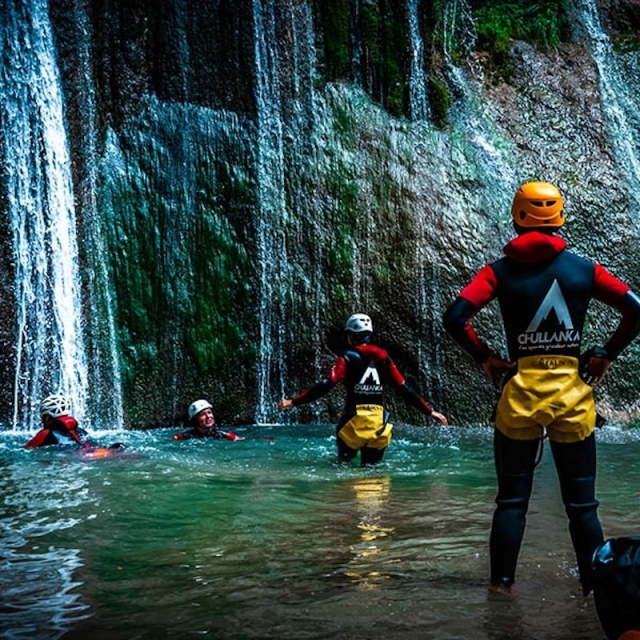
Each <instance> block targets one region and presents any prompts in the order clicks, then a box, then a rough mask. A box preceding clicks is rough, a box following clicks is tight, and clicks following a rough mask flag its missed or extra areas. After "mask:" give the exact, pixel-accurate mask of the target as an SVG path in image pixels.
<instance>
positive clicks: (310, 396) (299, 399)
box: [278, 356, 347, 409]
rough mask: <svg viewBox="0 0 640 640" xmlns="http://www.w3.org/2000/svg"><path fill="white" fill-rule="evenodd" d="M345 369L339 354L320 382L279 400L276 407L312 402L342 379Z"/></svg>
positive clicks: (345, 364)
mask: <svg viewBox="0 0 640 640" xmlns="http://www.w3.org/2000/svg"><path fill="white" fill-rule="evenodd" d="M346 371H347V362H346V360H345V359H344V358H343V357H342V356H340V357H339V358H338V360H337V361H336V363H335V364H334V365H333V368H332V369H331V373H330V374H329V375H328V376H327V377H326V378H323V379H322V380H320V382H318V383H317V384H314V385H313V386H312V387H311V388H309V389H306V390H305V391H303V392H302V393H299V394H298V395H297V396H295V397H294V398H285V399H284V400H280V402H279V403H278V408H279V409H287V408H288V407H294V406H296V405H299V404H307V403H308V402H313V401H314V400H318V399H319V398H322V396H325V395H327V393H329V391H331V390H332V389H333V387H335V386H336V384H338V382H340V381H341V380H342V379H344V376H345V374H346Z"/></svg>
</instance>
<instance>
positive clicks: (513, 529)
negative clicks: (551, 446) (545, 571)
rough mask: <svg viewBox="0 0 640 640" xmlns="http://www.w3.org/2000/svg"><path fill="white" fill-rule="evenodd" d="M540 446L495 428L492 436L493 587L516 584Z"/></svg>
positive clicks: (490, 548) (491, 554)
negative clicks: (495, 490) (495, 491)
mask: <svg viewBox="0 0 640 640" xmlns="http://www.w3.org/2000/svg"><path fill="white" fill-rule="evenodd" d="M539 445H540V440H539V439H538V438H536V439H535V440H513V439H511V438H508V437H507V436H505V435H504V434H502V433H501V432H500V431H499V430H498V429H496V430H495V433H494V459H495V466H496V474H497V477H498V495H497V497H496V510H495V511H494V514H493V523H492V526H491V538H490V541H489V551H490V556H491V584H492V585H493V586H496V587H500V586H503V587H507V588H509V587H510V586H511V585H512V584H513V582H514V581H515V573H516V565H517V563H518V554H519V553H520V546H521V544H522V537H523V535H524V528H525V524H526V516H527V509H528V507H529V498H530V497H531V489H532V487H533V472H534V469H535V461H536V456H537V453H538V447H539Z"/></svg>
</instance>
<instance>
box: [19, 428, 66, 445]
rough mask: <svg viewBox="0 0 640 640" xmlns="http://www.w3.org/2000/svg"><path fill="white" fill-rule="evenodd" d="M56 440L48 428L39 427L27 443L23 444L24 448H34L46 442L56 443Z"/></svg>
mask: <svg viewBox="0 0 640 640" xmlns="http://www.w3.org/2000/svg"><path fill="white" fill-rule="evenodd" d="M57 443H58V440H57V438H56V437H55V435H54V434H53V433H51V430H50V429H40V431H38V433H36V435H35V436H33V438H31V440H29V442H27V444H25V445H24V448H25V449H35V448H36V447H43V446H44V445H47V444H57Z"/></svg>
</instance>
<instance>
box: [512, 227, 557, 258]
mask: <svg viewBox="0 0 640 640" xmlns="http://www.w3.org/2000/svg"><path fill="white" fill-rule="evenodd" d="M566 247H567V243H566V242H565V241H564V240H563V239H562V238H559V237H558V236H554V235H550V234H548V233H541V232H540V231H528V232H527V233H523V234H522V235H519V236H517V237H516V238H514V239H513V240H511V242H509V243H508V244H506V245H505V246H504V248H503V251H504V254H505V255H506V256H507V257H508V258H511V259H512V260H515V261H516V262H520V263H521V264H537V263H540V262H547V261H548V260H551V258H555V257H556V256H557V255H558V254H559V253H562V251H564V250H565V249H566Z"/></svg>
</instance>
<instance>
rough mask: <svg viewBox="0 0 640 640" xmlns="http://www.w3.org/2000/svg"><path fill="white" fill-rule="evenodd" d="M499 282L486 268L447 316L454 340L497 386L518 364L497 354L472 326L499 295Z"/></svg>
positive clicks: (447, 311)
mask: <svg viewBox="0 0 640 640" xmlns="http://www.w3.org/2000/svg"><path fill="white" fill-rule="evenodd" d="M497 285H498V283H497V280H496V277H495V272H494V271H493V269H492V268H491V266H489V265H488V266H486V267H484V268H483V269H482V270H481V271H480V272H479V273H478V274H477V275H476V277H475V278H474V279H473V280H472V281H471V282H470V283H469V285H467V286H466V287H465V288H464V289H463V290H462V291H461V292H460V295H459V296H458V297H457V298H456V300H455V301H454V302H453V303H452V304H451V305H450V306H449V308H448V309H447V310H446V311H445V314H444V316H443V319H442V321H443V324H444V328H445V330H446V331H447V333H448V334H449V335H450V336H451V338H452V339H453V340H454V341H455V342H456V343H457V344H458V345H459V346H460V347H461V348H462V349H463V350H464V351H466V353H468V354H469V355H470V356H471V357H472V358H473V360H474V361H475V362H476V363H477V364H480V365H482V368H483V370H484V372H485V373H486V374H487V375H488V376H489V378H491V380H492V381H493V383H494V384H495V385H496V386H500V383H501V380H502V378H503V377H504V375H505V374H506V373H507V372H508V371H509V370H510V369H512V368H513V367H515V363H513V362H509V361H508V360H505V359H504V358H502V357H500V356H499V355H497V354H495V353H494V352H493V351H492V350H491V349H490V348H489V346H488V345H486V344H485V343H484V342H483V341H482V340H481V339H480V338H479V336H478V334H477V333H476V332H475V330H474V329H473V327H472V326H471V322H472V320H473V318H474V317H475V316H476V315H477V314H478V312H479V311H480V309H482V308H483V307H484V306H486V305H487V304H488V303H489V302H491V300H493V298H494V297H495V295H496V289H497Z"/></svg>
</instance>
